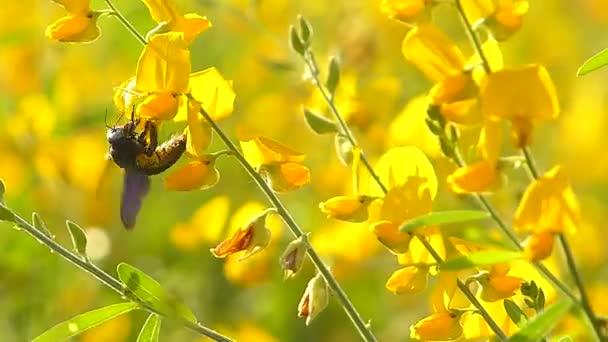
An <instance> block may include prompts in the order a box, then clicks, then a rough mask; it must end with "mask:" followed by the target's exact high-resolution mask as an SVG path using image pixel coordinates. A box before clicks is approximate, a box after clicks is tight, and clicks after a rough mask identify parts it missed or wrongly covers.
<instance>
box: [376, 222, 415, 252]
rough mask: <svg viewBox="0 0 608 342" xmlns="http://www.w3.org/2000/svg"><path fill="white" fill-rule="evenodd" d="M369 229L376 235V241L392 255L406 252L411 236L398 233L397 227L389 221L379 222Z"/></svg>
mask: <svg viewBox="0 0 608 342" xmlns="http://www.w3.org/2000/svg"><path fill="white" fill-rule="evenodd" d="M369 229H370V230H371V231H372V232H373V233H374V234H375V235H376V238H377V239H378V241H380V243H381V244H383V245H384V246H386V247H387V248H388V249H389V250H391V251H392V252H393V253H395V254H400V253H405V252H407V250H408V247H409V245H410V241H411V240H412V235H411V234H410V233H402V232H400V231H399V226H397V225H396V224H394V223H392V222H390V221H380V222H376V223H374V224H372V225H371V226H370V227H369Z"/></svg>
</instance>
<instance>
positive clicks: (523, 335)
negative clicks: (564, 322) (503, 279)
mask: <svg viewBox="0 0 608 342" xmlns="http://www.w3.org/2000/svg"><path fill="white" fill-rule="evenodd" d="M571 307H572V302H571V301H568V300H563V301H561V302H558V303H556V304H553V305H552V306H551V307H549V308H548V309H547V310H545V311H543V312H542V313H540V314H539V315H537V316H535V317H534V318H532V319H531V320H530V321H529V322H528V324H527V325H526V326H525V327H523V328H522V329H521V330H520V331H518V332H517V333H516V334H515V335H513V336H511V337H510V338H509V339H508V340H507V341H510V342H530V341H538V340H540V339H541V338H542V337H544V336H546V335H547V333H549V331H550V330H551V329H552V328H553V326H554V325H555V324H557V323H558V322H559V320H560V319H561V318H562V316H564V315H565V314H567V313H568V311H570V308H571Z"/></svg>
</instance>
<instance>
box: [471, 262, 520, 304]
mask: <svg viewBox="0 0 608 342" xmlns="http://www.w3.org/2000/svg"><path fill="white" fill-rule="evenodd" d="M509 269H510V267H509V266H508V265H494V266H492V268H490V271H489V272H486V271H483V272H481V273H480V275H478V276H476V277H475V280H477V282H478V283H479V284H480V285H481V293H480V297H481V299H483V300H484V301H486V302H496V301H499V300H502V299H505V298H509V297H512V296H513V295H514V294H515V291H517V290H519V288H520V287H521V283H522V282H523V281H524V280H523V279H522V278H519V277H513V276H509V275H507V273H508V272H509Z"/></svg>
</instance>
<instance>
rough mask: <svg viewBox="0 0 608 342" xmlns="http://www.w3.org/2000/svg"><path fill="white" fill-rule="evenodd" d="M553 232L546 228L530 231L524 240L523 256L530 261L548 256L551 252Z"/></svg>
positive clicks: (553, 238)
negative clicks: (530, 233)
mask: <svg viewBox="0 0 608 342" xmlns="http://www.w3.org/2000/svg"><path fill="white" fill-rule="evenodd" d="M554 242H555V233H553V232H551V231H548V230H541V231H538V232H534V233H532V235H530V236H528V238H527V239H526V240H525V241H524V243H523V245H524V257H525V258H526V259H528V260H530V261H531V262H536V261H540V260H543V259H545V258H548V257H549V256H550V255H551V252H553V245H554Z"/></svg>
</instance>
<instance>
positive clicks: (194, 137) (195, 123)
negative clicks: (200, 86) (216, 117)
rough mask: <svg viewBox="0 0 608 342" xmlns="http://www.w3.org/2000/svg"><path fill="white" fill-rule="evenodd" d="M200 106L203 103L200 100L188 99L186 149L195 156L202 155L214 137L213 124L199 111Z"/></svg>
mask: <svg viewBox="0 0 608 342" xmlns="http://www.w3.org/2000/svg"><path fill="white" fill-rule="evenodd" d="M200 108H201V104H200V103H199V102H198V101H196V100H190V99H189V100H188V127H186V136H187V138H188V140H187V144H186V151H187V152H188V153H189V154H190V155H192V156H194V157H200V156H202V155H203V154H204V153H205V150H206V149H207V147H209V144H211V137H212V131H211V126H210V125H209V123H208V122H207V120H205V119H204V118H203V117H202V116H201V114H200V113H199V110H200Z"/></svg>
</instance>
